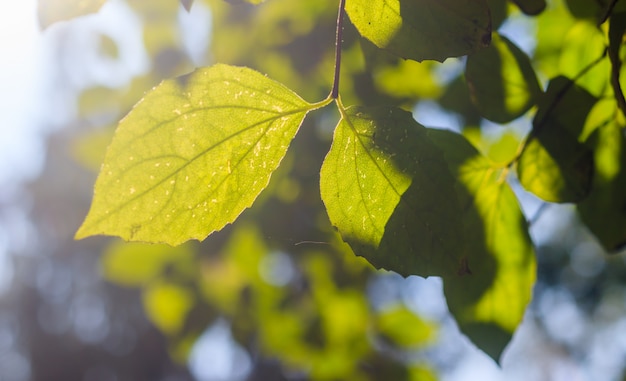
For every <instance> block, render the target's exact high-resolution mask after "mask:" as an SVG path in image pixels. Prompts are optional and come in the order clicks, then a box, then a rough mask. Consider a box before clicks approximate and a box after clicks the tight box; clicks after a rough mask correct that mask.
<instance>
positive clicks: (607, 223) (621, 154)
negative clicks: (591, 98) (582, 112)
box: [578, 114, 626, 251]
mask: <svg viewBox="0 0 626 381" xmlns="http://www.w3.org/2000/svg"><path fill="white" fill-rule="evenodd" d="M609 117H610V114H609ZM593 140H594V143H595V144H594V145H595V151H594V156H595V176H594V181H593V186H592V189H591V193H590V194H589V197H587V198H586V199H585V200H584V201H583V202H581V203H580V204H579V205H578V212H579V213H580V216H581V218H582V221H583V222H584V223H585V224H586V225H587V227H588V228H589V229H590V230H591V231H592V232H593V234H595V236H596V237H597V238H598V241H599V242H600V243H601V244H602V246H603V247H604V248H605V249H606V250H607V251H616V250H619V249H621V248H623V247H624V246H626V138H625V137H624V133H623V129H622V128H620V126H619V125H618V124H617V123H615V122H614V121H613V119H611V121H610V122H609V123H608V124H606V125H604V126H602V127H600V128H598V129H597V130H596V134H595V136H593Z"/></svg>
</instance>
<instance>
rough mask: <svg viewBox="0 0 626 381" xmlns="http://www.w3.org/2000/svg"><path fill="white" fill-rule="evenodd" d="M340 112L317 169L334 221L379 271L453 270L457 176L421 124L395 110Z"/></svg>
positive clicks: (458, 241)
mask: <svg viewBox="0 0 626 381" xmlns="http://www.w3.org/2000/svg"><path fill="white" fill-rule="evenodd" d="M340 111H341V113H342V118H341V120H340V121H339V124H338V125H337V128H336V129H335V134H334V138H333V144H332V147H331V149H330V152H329V153H328V155H327V156H326V159H325V160H324V164H323V166H322V170H321V173H320V186H321V196H322V200H323V201H324V204H325V205H326V209H327V212H328V216H329V217H330V221H331V222H332V224H333V225H335V226H336V227H337V228H338V229H339V232H340V233H341V236H342V237H343V239H344V240H345V241H346V242H347V243H348V244H349V245H350V246H351V247H352V249H353V250H354V252H355V253H356V254H357V255H360V256H363V257H365V258H366V259H367V260H368V261H369V262H370V263H372V264H373V265H374V266H376V267H377V268H385V269H388V270H393V271H396V272H398V273H400V274H402V275H404V276H408V275H421V276H429V275H449V274H454V273H456V272H457V271H458V269H459V266H460V254H461V251H462V250H461V246H462V237H461V235H460V234H461V225H460V221H459V216H460V210H459V207H458V205H457V203H456V195H455V193H454V192H455V191H454V188H453V184H454V180H453V178H452V177H451V176H450V174H449V172H448V168H447V165H446V162H445V160H444V158H443V155H442V154H441V152H440V151H439V149H438V148H437V147H436V146H435V145H434V144H433V143H431V142H430V140H429V139H428V137H427V136H426V133H425V131H426V130H425V129H424V127H422V126H421V125H419V124H418V123H417V122H416V121H415V120H414V119H413V117H412V115H411V114H410V113H408V112H406V111H402V110H399V109H385V108H381V109H364V108H361V107H350V108H348V109H343V107H342V106H340Z"/></svg>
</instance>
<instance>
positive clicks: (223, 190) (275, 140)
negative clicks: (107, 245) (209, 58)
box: [76, 65, 316, 245]
mask: <svg viewBox="0 0 626 381" xmlns="http://www.w3.org/2000/svg"><path fill="white" fill-rule="evenodd" d="M315 107H316V106H313V105H311V104H309V103H307V102H305V101H304V100H302V99H301V98H300V97H298V96H297V95H296V94H294V93H293V92H291V91H290V90H289V89H287V88H285V87H284V86H282V85H281V84H279V83H277V82H274V81H272V80H270V79H268V78H266V77H265V76H263V75H261V74H259V73H257V72H255V71H253V70H250V69H246V68H238V67H232V66H226V65H216V66H213V67H210V68H205V69H199V70H197V71H195V72H193V73H192V74H190V75H189V76H186V77H182V78H179V79H174V80H168V81H165V82H163V83H162V84H161V85H159V86H158V87H156V88H155V89H154V90H153V91H152V92H150V93H148V95H146V97H145V98H144V99H143V100H142V101H141V102H139V103H138V104H137V105H136V106H135V108H134V109H133V110H132V111H131V112H130V113H129V115H128V116H127V117H126V118H124V119H123V120H122V121H121V122H120V125H119V127H118V129H117V131H116V134H115V137H114V139H113V142H112V143H111V146H110V147H109V149H108V151H107V155H106V157H105V161H104V164H103V166H102V169H101V171H100V175H99V176H98V179H97V181H96V185H95V191H94V200H93V203H92V206H91V210H90V211H89V214H88V215H87V218H86V219H85V222H84V223H83V225H82V226H81V227H80V229H79V230H78V232H77V233H76V237H77V238H84V237H86V236H89V235H95V234H106V235H117V236H120V237H122V238H124V239H126V240H135V241H148V242H163V243H169V244H172V245H176V244H180V243H182V242H184V241H186V240H189V239H204V238H205V237H206V236H207V235H208V234H210V233H211V232H213V231H216V230H219V229H221V228H222V227H224V226H225V225H226V224H228V223H230V222H232V221H234V220H235V219H236V218H237V216H238V215H239V214H240V213H241V212H242V211H243V210H244V209H245V208H247V207H249V206H250V205H251V204H252V203H253V201H254V200H255V199H256V197H257V196H258V195H259V193H260V192H261V191H262V190H263V189H264V188H265V187H266V186H267V184H268V182H269V178H270V176H271V174H272V172H273V171H274V170H275V169H276V168H277V167H278V165H279V163H280V161H281V159H282V158H283V156H284V155H285V153H286V151H287V147H288V146H289V143H290V142H291V139H292V138H293V137H294V136H295V134H296V132H297V130H298V127H299V126H300V123H301V122H302V120H303V119H304V117H305V115H306V113H307V112H308V111H310V110H311V109H312V108H315Z"/></svg>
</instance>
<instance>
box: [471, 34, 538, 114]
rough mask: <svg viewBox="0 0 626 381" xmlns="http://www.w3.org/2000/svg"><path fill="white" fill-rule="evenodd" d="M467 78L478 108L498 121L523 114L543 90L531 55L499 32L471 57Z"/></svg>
mask: <svg viewBox="0 0 626 381" xmlns="http://www.w3.org/2000/svg"><path fill="white" fill-rule="evenodd" d="M465 78H466V80H467V84H468V87H469V90H470V94H471V97H472V100H473V101H474V103H475V104H476V106H477V107H478V110H479V111H480V112H481V114H482V115H483V116H484V117H485V118H487V119H489V120H492V121H494V122H497V123H507V122H510V121H512V120H513V119H515V118H517V117H519V116H520V115H522V114H523V113H525V112H526V111H528V110H529V109H530V108H531V107H532V106H533V105H534V104H535V103H536V102H537V101H538V98H539V96H540V94H541V87H540V86H539V82H538V80H537V76H536V75H535V71H534V70H533V68H532V66H531V64H530V59H529V58H528V56H527V55H526V54H525V53H524V52H522V51H521V50H520V49H519V48H518V47H517V46H516V45H515V44H514V43H512V42H511V41H509V40H508V39H507V38H506V37H504V36H500V35H498V34H497V33H494V34H493V36H492V41H491V45H490V46H489V47H488V48H485V49H481V50H479V51H478V52H476V53H474V54H471V55H470V56H469V57H468V58H467V64H466V67H465Z"/></svg>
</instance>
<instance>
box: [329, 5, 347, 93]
mask: <svg viewBox="0 0 626 381" xmlns="http://www.w3.org/2000/svg"><path fill="white" fill-rule="evenodd" d="M345 7H346V0H339V11H338V12H337V34H336V39H335V78H334V79H333V89H332V91H331V92H330V97H331V98H332V99H337V97H338V96H339V72H340V71H341V45H342V43H343V19H344V14H345V12H346V11H345Z"/></svg>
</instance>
